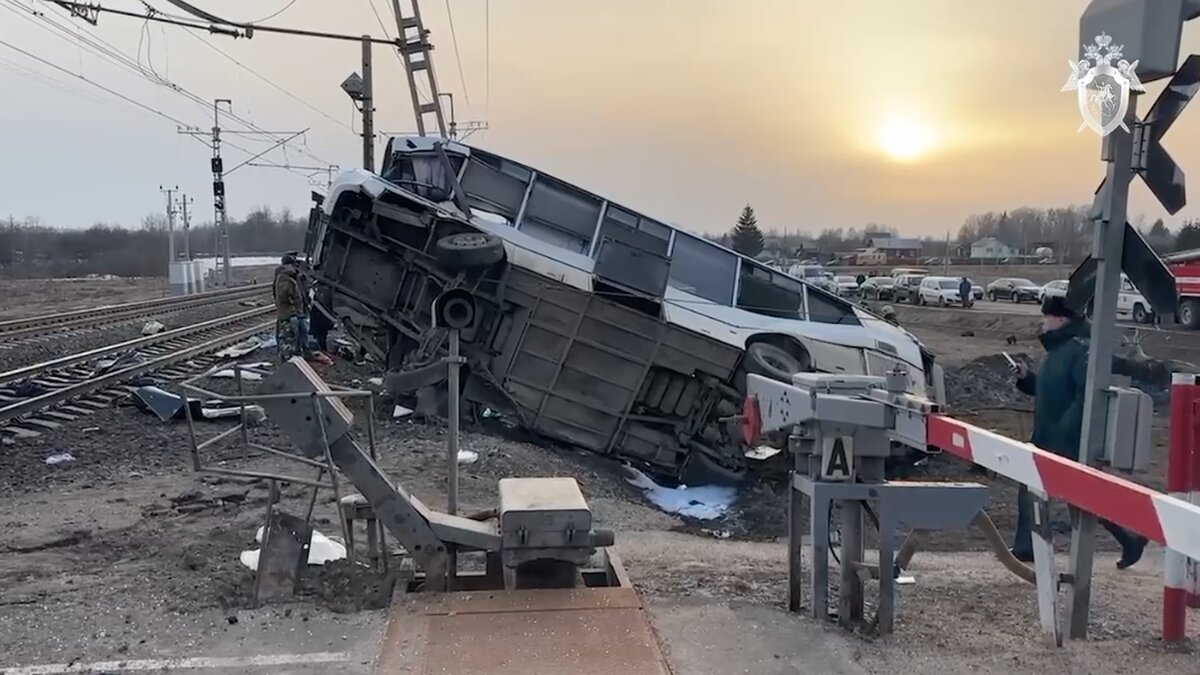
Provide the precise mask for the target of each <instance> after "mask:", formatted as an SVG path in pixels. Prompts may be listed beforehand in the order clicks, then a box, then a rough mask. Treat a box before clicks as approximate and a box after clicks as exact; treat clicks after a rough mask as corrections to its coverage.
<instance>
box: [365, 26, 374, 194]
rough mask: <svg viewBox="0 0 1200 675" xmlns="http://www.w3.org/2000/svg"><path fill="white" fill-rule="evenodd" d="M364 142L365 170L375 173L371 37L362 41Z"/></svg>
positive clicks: (367, 36)
mask: <svg viewBox="0 0 1200 675" xmlns="http://www.w3.org/2000/svg"><path fill="white" fill-rule="evenodd" d="M362 71H363V74H362V79H363V93H362V117H363V119H362V140H363V168H364V169H366V170H367V171H372V172H373V171H375V87H374V85H373V84H372V82H373V81H374V76H373V75H372V74H371V36H370V35H364V36H363V41H362Z"/></svg>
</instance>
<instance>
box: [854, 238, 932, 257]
mask: <svg viewBox="0 0 1200 675" xmlns="http://www.w3.org/2000/svg"><path fill="white" fill-rule="evenodd" d="M867 248H868V249H874V250H876V251H879V252H880V253H882V254H884V255H885V256H887V257H888V258H889V259H893V258H901V259H905V260H907V259H910V258H919V257H921V240H920V239H910V238H908V237H871V239H870V240H869V241H868V242H867Z"/></svg>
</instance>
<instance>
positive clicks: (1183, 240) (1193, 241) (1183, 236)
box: [1175, 220, 1200, 251]
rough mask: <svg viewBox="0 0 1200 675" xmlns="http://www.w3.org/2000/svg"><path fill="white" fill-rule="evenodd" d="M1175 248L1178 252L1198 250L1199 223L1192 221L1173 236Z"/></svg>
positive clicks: (1199, 239) (1199, 245)
mask: <svg viewBox="0 0 1200 675" xmlns="http://www.w3.org/2000/svg"><path fill="white" fill-rule="evenodd" d="M1175 248H1176V249H1177V250H1180V251H1191V250H1192V249H1197V248H1200V223H1197V222H1196V221H1194V220H1189V221H1187V222H1186V223H1184V224H1183V227H1181V228H1179V234H1178V235H1176V236H1175Z"/></svg>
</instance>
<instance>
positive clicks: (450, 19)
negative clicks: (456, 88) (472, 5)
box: [446, 0, 471, 107]
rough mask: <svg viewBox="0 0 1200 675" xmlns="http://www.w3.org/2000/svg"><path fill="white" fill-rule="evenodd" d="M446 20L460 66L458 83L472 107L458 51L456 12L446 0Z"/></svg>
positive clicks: (455, 59)
mask: <svg viewBox="0 0 1200 675" xmlns="http://www.w3.org/2000/svg"><path fill="white" fill-rule="evenodd" d="M446 19H447V21H448V22H449V24H450V43H451V44H452V45H453V46H454V61H455V62H456V63H457V64H458V82H459V84H460V85H462V91H463V99H464V100H465V101H466V103H467V107H470V106H471V95H470V94H469V93H467V77H466V75H464V74H463V64H462V56H461V55H460V54H459V51H458V33H457V32H456V31H455V30H454V12H452V11H450V0H446Z"/></svg>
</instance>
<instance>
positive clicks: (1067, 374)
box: [1012, 296, 1146, 569]
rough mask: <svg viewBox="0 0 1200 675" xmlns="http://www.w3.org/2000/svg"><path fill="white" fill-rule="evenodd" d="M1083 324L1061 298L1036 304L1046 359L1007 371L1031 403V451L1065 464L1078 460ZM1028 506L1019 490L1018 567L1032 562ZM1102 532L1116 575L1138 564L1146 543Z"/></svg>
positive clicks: (1122, 532)
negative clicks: (1113, 548) (1116, 547)
mask: <svg viewBox="0 0 1200 675" xmlns="http://www.w3.org/2000/svg"><path fill="white" fill-rule="evenodd" d="M1088 331H1089V325H1088V322H1087V321H1086V320H1085V319H1083V318H1081V317H1080V316H1079V315H1078V314H1076V313H1075V312H1074V311H1073V310H1072V309H1071V308H1070V307H1068V306H1067V303H1066V301H1065V300H1064V299H1063V298H1061V297H1055V296H1052V297H1048V298H1046V300H1045V301H1044V302H1043V303H1042V333H1041V334H1040V335H1039V336H1038V339H1039V340H1040V341H1041V343H1042V346H1043V347H1044V348H1045V349H1046V358H1045V359H1044V360H1043V361H1042V365H1041V367H1040V368H1039V369H1038V372H1037V373H1036V374H1035V373H1032V372H1030V371H1028V370H1027V369H1026V368H1025V367H1024V366H1020V365H1016V366H1012V371H1013V374H1014V375H1015V376H1016V378H1017V380H1016V385H1017V389H1018V390H1020V391H1021V392H1022V393H1024V394H1028V395H1030V396H1033V397H1034V408H1033V435H1032V437H1031V438H1030V442H1031V443H1033V444H1034V445H1036V446H1037V447H1039V448H1041V449H1043V450H1046V451H1048V452H1052V453H1054V454H1056V455H1059V456H1061V457H1065V458H1067V459H1071V460H1076V461H1077V460H1078V459H1079V444H1080V439H1081V436H1082V430H1083V402H1084V393H1085V392H1086V391H1087V364H1088V342H1087V336H1088ZM1032 523H1033V501H1032V497H1031V496H1030V494H1029V489H1028V488H1027V487H1026V486H1024V485H1022V486H1021V487H1020V490H1019V491H1018V492H1017V531H1016V535H1015V537H1014V540H1013V547H1012V554H1013V555H1014V556H1016V558H1017V559H1018V560H1021V561H1022V562H1032V561H1033V532H1032V529H1031V528H1032ZM1100 524H1101V525H1102V526H1103V527H1104V529H1106V530H1108V532H1109V533H1110V534H1111V535H1112V536H1113V538H1114V539H1116V540H1117V543H1118V544H1120V545H1121V558H1120V560H1118V561H1117V568H1118V569H1125V568H1127V567H1129V566H1131V565H1133V564H1135V563H1136V562H1137V561H1138V560H1141V558H1142V553H1143V552H1144V551H1145V549H1146V538H1145V537H1143V536H1141V535H1139V534H1136V533H1133V532H1130V531H1128V530H1126V529H1124V528H1122V527H1121V526H1119V525H1117V524H1116V523H1113V522H1110V521H1107V520H1103V519H1101V520H1100Z"/></svg>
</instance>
